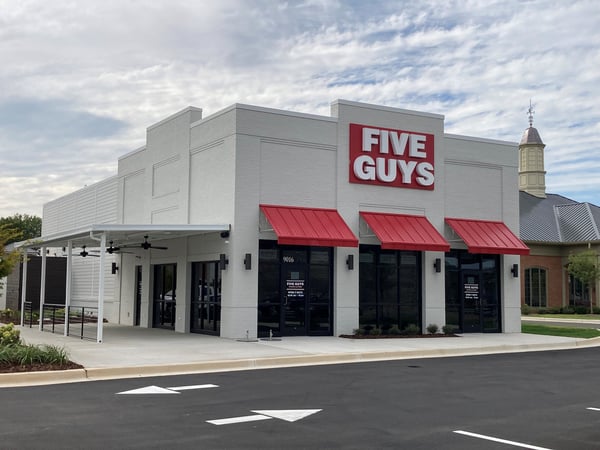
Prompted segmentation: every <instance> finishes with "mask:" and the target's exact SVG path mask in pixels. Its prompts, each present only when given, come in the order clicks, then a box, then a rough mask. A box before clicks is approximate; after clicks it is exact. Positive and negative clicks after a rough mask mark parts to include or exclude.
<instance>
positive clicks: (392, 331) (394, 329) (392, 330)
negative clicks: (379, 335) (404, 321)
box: [388, 325, 402, 336]
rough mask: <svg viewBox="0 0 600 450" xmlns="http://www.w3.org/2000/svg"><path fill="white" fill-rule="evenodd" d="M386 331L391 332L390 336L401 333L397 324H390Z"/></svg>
mask: <svg viewBox="0 0 600 450" xmlns="http://www.w3.org/2000/svg"><path fill="white" fill-rule="evenodd" d="M388 333H389V334H391V335H392V336H397V335H399V334H402V332H401V331H400V328H398V325H394V326H392V327H391V328H390V329H389V330H388Z"/></svg>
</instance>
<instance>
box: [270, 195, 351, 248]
mask: <svg viewBox="0 0 600 450" xmlns="http://www.w3.org/2000/svg"><path fill="white" fill-rule="evenodd" d="M260 209H261V210H262V212H263V213H264V215H265V217H266V218H267V220H268V221H269V223H270V224H271V225H272V226H273V230H274V231H275V234H276V235H277V242H279V243H280V244H288V245H316V246H320V247H358V238H357V237H356V236H355V235H354V233H352V230H351V229H350V227H348V225H346V222H344V219H342V216H340V214H339V213H338V212H337V211H336V210H335V209H320V208H301V207H297V206H275V205H260Z"/></svg>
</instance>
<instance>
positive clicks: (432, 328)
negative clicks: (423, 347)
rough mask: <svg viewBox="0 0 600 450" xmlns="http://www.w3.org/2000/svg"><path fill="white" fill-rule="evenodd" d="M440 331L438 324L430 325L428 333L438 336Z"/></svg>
mask: <svg viewBox="0 0 600 450" xmlns="http://www.w3.org/2000/svg"><path fill="white" fill-rule="evenodd" d="M439 329H440V327H439V326H437V324H435V323H430V324H429V325H427V332H428V333H429V334H437V332H438V331H439Z"/></svg>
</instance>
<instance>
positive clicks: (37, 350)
mask: <svg viewBox="0 0 600 450" xmlns="http://www.w3.org/2000/svg"><path fill="white" fill-rule="evenodd" d="M68 362H69V356H68V354H67V351H66V350H65V349H64V348H60V347H56V346H54V345H33V344H27V345H22V344H20V345H7V346H4V347H0V366H10V365H19V366H29V365H32V364H52V365H58V366H65V365H67V363H68Z"/></svg>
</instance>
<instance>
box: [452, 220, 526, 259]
mask: <svg viewBox="0 0 600 450" xmlns="http://www.w3.org/2000/svg"><path fill="white" fill-rule="evenodd" d="M446 223H447V224H448V225H450V227H452V229H453V230H454V231H456V234H458V235H459V236H460V238H461V239H462V240H463V241H465V244H467V247H468V248H469V252H470V253H493V254H502V255H529V247H527V246H526V245H525V244H524V243H523V241H521V239H519V238H518V237H517V236H516V235H515V234H514V233H513V232H512V231H510V229H509V228H508V227H507V226H506V225H505V224H504V223H503V222H493V221H487V220H472V219H448V218H446Z"/></svg>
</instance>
